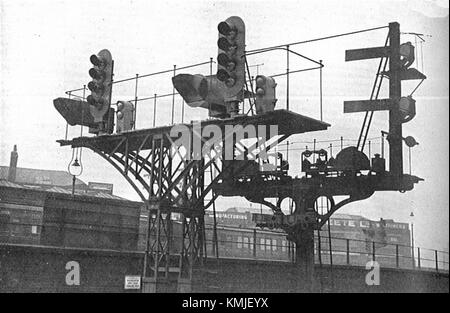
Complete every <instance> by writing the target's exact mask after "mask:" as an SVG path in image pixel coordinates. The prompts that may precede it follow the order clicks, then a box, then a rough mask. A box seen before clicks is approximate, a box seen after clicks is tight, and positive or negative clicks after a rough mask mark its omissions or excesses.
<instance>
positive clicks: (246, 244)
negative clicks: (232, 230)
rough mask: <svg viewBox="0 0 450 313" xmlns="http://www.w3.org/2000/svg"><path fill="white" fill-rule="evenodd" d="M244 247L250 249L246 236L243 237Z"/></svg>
mask: <svg viewBox="0 0 450 313" xmlns="http://www.w3.org/2000/svg"><path fill="white" fill-rule="evenodd" d="M244 249H250V245H249V241H248V237H244Z"/></svg>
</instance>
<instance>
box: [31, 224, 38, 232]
mask: <svg viewBox="0 0 450 313" xmlns="http://www.w3.org/2000/svg"><path fill="white" fill-rule="evenodd" d="M31 233H32V234H37V233H38V230H37V226H36V225H32V226H31Z"/></svg>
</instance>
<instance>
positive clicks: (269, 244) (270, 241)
mask: <svg viewBox="0 0 450 313" xmlns="http://www.w3.org/2000/svg"><path fill="white" fill-rule="evenodd" d="M271 243H272V240H270V239H266V250H268V251H270V246H271Z"/></svg>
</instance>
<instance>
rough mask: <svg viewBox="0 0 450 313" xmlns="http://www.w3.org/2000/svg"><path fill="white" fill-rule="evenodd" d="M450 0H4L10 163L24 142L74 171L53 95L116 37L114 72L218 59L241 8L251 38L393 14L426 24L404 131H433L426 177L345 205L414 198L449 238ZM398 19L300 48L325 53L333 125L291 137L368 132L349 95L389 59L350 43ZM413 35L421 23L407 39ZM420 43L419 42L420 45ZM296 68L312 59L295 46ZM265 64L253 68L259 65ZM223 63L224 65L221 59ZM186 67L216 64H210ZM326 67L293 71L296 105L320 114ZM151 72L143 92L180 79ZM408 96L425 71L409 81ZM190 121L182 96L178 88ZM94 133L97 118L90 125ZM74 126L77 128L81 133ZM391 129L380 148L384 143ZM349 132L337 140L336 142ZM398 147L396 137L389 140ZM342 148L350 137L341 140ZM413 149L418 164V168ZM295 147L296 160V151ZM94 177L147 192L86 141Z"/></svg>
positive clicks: (26, 152)
mask: <svg viewBox="0 0 450 313" xmlns="http://www.w3.org/2000/svg"><path fill="white" fill-rule="evenodd" d="M446 3H447V2H446V1H432V0H427V1H426V0H417V1H342V0H340V1H295V2H294V1H293V2H287V1H264V2H262V1H198V2H191V1H189V2H188V1H98V0H97V1H92V0H90V1H21V0H14V1H12V0H0V36H1V46H0V48H1V70H0V79H1V107H0V122H1V124H0V164H2V165H7V164H9V154H10V151H11V149H12V147H13V145H14V144H17V145H18V150H19V166H20V167H29V168H43V169H58V170H65V169H66V168H67V164H68V163H69V161H70V158H71V150H70V149H69V148H68V147H64V148H61V147H59V145H58V144H57V143H56V142H55V140H57V139H62V138H63V137H64V129H65V122H64V120H63V118H62V117H61V116H60V115H59V114H58V113H57V111H56V110H55V109H54V107H53V99H54V98H57V97H61V96H64V91H66V90H69V89H74V88H79V87H82V85H83V84H87V83H88V82H89V80H90V77H89V75H88V70H89V68H90V63H89V56H90V55H91V54H93V53H97V52H98V51H99V50H101V49H103V48H107V49H109V50H110V51H111V52H112V55H113V58H114V60H115V78H116V79H122V78H127V77H132V76H134V75H135V74H136V73H139V74H146V73H151V72H156V71H160V70H166V69H171V68H172V67H173V65H174V64H176V65H177V66H184V65H189V64H193V63H199V62H203V61H208V60H209V58H210V57H214V58H215V56H216V52H217V46H216V41H217V28H216V27H217V24H218V23H219V22H220V21H222V20H224V19H226V18H227V17H229V16H232V15H239V16H240V17H242V18H243V20H244V21H245V23H246V44H247V49H248V50H250V49H255V48H261V47H266V46H271V45H278V44H284V43H290V42H296V41H301V40H306V39H311V38H316V37H323V36H327V35H334V34H339V33H342V32H350V31H355V30H360V29H365V28H372V27H378V26H384V25H387V24H388V23H389V22H393V21H398V22H399V23H400V27H401V31H403V32H418V33H424V34H427V35H431V36H432V37H429V36H426V37H425V40H426V43H424V45H423V55H424V59H423V64H422V62H421V60H419V62H418V64H415V65H414V67H417V68H418V69H419V70H422V67H423V72H424V73H425V74H426V75H427V76H428V79H427V80H426V81H425V82H424V83H423V84H422V86H421V87H420V88H419V89H418V90H417V91H416V93H415V94H414V98H415V99H416V100H417V116H416V118H415V119H414V120H412V121H411V122H409V123H407V124H405V125H404V135H405V136H406V135H412V136H414V137H415V138H416V139H417V141H418V142H419V143H420V145H419V146H416V147H415V148H414V149H413V174H415V175H418V176H420V177H423V178H425V181H424V182H421V183H419V184H418V185H416V188H415V189H414V190H413V191H412V192H408V193H405V194H400V193H393V192H379V193H376V194H375V195H374V196H373V197H371V198H370V199H368V200H365V201H362V202H357V203H355V204H352V205H350V206H347V207H344V208H343V209H341V210H340V211H339V212H348V213H354V214H362V215H365V216H367V217H369V218H375V219H378V218H380V217H383V218H393V219H394V220H396V221H403V222H409V221H410V219H409V214H410V212H411V211H414V214H415V219H414V225H415V238H416V245H419V246H423V247H430V248H436V249H445V250H448V245H449V243H448V237H449V197H448V187H449V186H448V174H449V170H448V153H449V144H448V139H449V128H448V125H449V121H448V105H449V101H448V99H449V98H448V97H449V91H448V78H449V74H448V66H449V61H448V48H449V45H448V35H449V33H448V25H449V20H448V11H449V10H448V4H446ZM386 35H387V29H386V30H381V31H376V32H369V33H364V34H359V35H355V36H349V37H342V38H338V39H332V40H327V41H322V42H317V43H311V44H307V45H299V46H295V47H293V48H294V49H295V51H297V52H299V53H302V54H304V55H306V56H308V57H311V58H313V59H316V60H319V59H322V60H323V62H324V64H325V68H324V70H323V75H324V77H323V86H324V87H323V88H324V89H323V91H324V120H325V121H326V122H328V123H330V124H331V125H332V127H331V128H330V129H329V130H328V131H327V132H319V133H309V134H302V135H297V136H294V137H292V138H290V141H295V142H304V141H312V140H313V138H317V139H318V140H324V139H338V138H339V137H340V136H343V137H344V138H346V139H356V138H357V136H358V134H359V129H360V125H361V123H362V119H363V115H362V114H346V115H344V114H343V113H342V112H343V101H344V100H350V99H368V98H369V96H370V90H371V84H372V82H373V78H374V76H375V72H376V69H377V65H378V63H377V62H378V61H377V60H367V61H356V62H349V63H346V62H344V53H345V49H352V48H364V47H373V46H380V45H383V44H384V41H385V38H386ZM408 40H409V41H412V43H413V44H415V42H414V37H412V36H402V41H403V42H405V41H408ZM417 50H420V48H419V46H417ZM291 61H292V63H291V70H294V69H297V68H303V67H310V66H311V64H308V63H307V62H304V61H302V62H298V61H296V60H295V59H294V58H291ZM284 62H285V54H284V53H275V52H273V53H270V54H267V55H260V56H257V57H253V58H249V63H250V65H252V64H259V63H264V65H263V66H261V67H260V68H259V73H260V74H266V75H273V74H277V73H280V72H283V71H285V68H286V65H285V63H284ZM255 70H256V68H252V71H253V73H255ZM215 71H216V67H215V66H214V68H213V72H215ZM182 72H183V73H186V72H190V73H202V74H206V75H207V74H209V66H204V67H200V68H198V69H195V70H193V71H182ZM318 75H319V74H318V72H307V73H302V74H294V75H292V76H291V83H290V90H291V92H290V103H291V109H292V110H295V111H296V112H298V113H301V114H304V115H308V116H311V117H314V118H319V107H318V97H317V96H318V91H319V85H318V78H319V76H318ZM158 79H159V81H158V80H156V79H148V80H141V81H140V82H139V92H138V95H139V97H147V96H152V95H153V94H154V93H158V94H164V93H170V92H172V86H171V81H170V75H167V76H162V77H161V76H160V77H158ZM276 80H277V83H278V88H277V97H278V99H279V100H278V104H277V107H278V108H283V107H285V89H286V84H285V79H284V78H282V77H280V78H277V79H276ZM403 86H404V87H403V94H404V95H407V94H409V92H411V90H412V89H413V88H414V87H415V84H414V83H409V82H407V83H404V84H403ZM133 97H134V83H133V82H132V83H129V84H123V85H117V86H116V85H115V86H114V90H113V101H116V100H129V99H132V98H133ZM171 101H172V99H171V98H167V99H166V100H161V101H158V107H157V109H158V114H157V124H158V125H164V124H168V123H169V122H170V106H171ZM176 104H177V109H176V112H175V120H176V121H177V122H179V121H180V120H181V117H180V105H181V100H180V98H177V102H176ZM152 112H153V101H150V102H141V103H139V108H138V115H139V117H138V124H137V126H138V128H147V127H151V122H152V119H153V117H152ZM206 116H207V112H206V111H205V110H201V109H190V108H186V117H185V121H189V120H192V119H202V118H205V117H206ZM381 129H383V130H387V114H386V113H381V112H377V113H376V114H375V119H374V122H373V126H372V129H371V133H370V135H369V137H378V136H379V134H380V130H381ZM85 133H87V130H85ZM78 135H79V128H73V129H71V132H70V137H74V136H78ZM378 143H379V141H378V142H377V141H374V145H373V150H372V151H379V145H378ZM335 144H336V145H338V143H335ZM290 148H291V153H290V154H289V159H290V160H291V171H290V174H291V175H294V176H295V175H299V174H300V173H299V167H300V165H299V164H300V151H298V150H295V149H300V148H304V144H299V143H297V144H293V145H291V147H290ZM386 149H387V146H386ZM335 151H338V149H335ZM406 152H407V151H406V150H405V172H407V171H408V166H407V153H406ZM294 160H295V161H294ZM82 161H83V164H84V173H83V175H82V176H81V177H80V178H81V179H82V180H84V181H86V182H87V181H103V182H112V183H114V188H115V193H117V194H118V195H121V196H123V197H126V198H130V199H136V200H137V199H138V198H137V195H136V194H135V192H134V191H133V190H132V189H131V187H129V186H128V184H127V182H126V181H125V180H124V179H123V178H122V177H121V176H120V175H119V174H118V173H117V172H116V171H115V170H114V169H113V168H112V167H111V166H109V165H108V164H107V163H106V162H104V161H103V160H102V159H101V158H100V157H98V156H96V155H94V154H93V153H92V152H90V151H88V150H86V149H84V150H83V160H82ZM231 205H239V206H248V205H249V204H248V203H247V202H246V201H245V200H243V199H239V198H231V199H225V200H221V201H220V202H219V208H226V207H228V206H231Z"/></svg>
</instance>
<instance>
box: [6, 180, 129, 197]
mask: <svg viewBox="0 0 450 313" xmlns="http://www.w3.org/2000/svg"><path fill="white" fill-rule="evenodd" d="M1 187H7V188H17V189H22V190H33V191H37V192H48V193H57V194H66V195H71V194H72V189H69V188H62V187H59V186H45V185H39V186H38V185H36V186H28V185H21V184H18V183H12V182H10V181H7V180H6V179H0V188H1ZM75 195H77V196H86V197H93V198H102V199H111V200H120V201H127V202H130V203H131V202H133V203H137V202H135V201H130V200H128V199H125V198H122V197H119V196H115V195H112V194H109V193H106V192H102V191H93V190H85V189H75Z"/></svg>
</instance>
